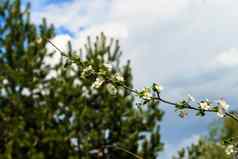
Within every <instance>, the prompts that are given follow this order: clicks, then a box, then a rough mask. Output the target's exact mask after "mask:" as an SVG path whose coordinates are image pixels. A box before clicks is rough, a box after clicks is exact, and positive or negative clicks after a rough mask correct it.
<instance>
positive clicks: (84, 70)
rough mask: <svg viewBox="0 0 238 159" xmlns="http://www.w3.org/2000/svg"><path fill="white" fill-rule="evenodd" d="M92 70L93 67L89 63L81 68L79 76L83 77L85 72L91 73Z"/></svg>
mask: <svg viewBox="0 0 238 159" xmlns="http://www.w3.org/2000/svg"><path fill="white" fill-rule="evenodd" d="M93 71H94V70H93V67H92V66H91V65H89V66H87V67H86V68H85V69H83V71H82V74H81V76H82V77H85V76H87V74H89V73H92V72H93Z"/></svg>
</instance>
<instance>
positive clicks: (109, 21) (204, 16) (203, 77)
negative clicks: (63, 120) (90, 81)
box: [28, 0, 238, 159]
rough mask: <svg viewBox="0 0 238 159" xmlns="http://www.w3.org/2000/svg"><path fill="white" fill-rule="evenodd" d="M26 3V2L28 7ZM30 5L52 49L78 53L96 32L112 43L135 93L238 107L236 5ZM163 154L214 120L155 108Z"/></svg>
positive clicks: (48, 0) (167, 1)
mask: <svg viewBox="0 0 238 159" xmlns="http://www.w3.org/2000/svg"><path fill="white" fill-rule="evenodd" d="M28 1H30V0H28ZM30 2H31V3H32V11H33V13H32V20H33V21H34V22H35V23H40V19H41V18H42V17H46V18H47V19H48V21H49V22H50V23H54V24H55V26H56V28H57V30H58V34H57V37H56V38H55V39H54V42H55V43H56V44H57V45H58V46H60V47H62V49H65V47H63V46H64V44H65V43H66V41H67V40H71V41H72V43H73V46H74V48H76V49H79V48H80V47H81V46H82V44H83V43H84V41H85V38H86V36H87V35H92V36H95V35H97V34H99V33H100V32H102V31H103V32H105V33H106V35H108V36H112V37H116V38H118V39H119V40H120V42H121V45H122V50H123V52H124V54H123V61H125V60H126V59H130V60H131V62H132V67H133V75H134V86H135V87H136V88H142V87H143V86H146V85H150V84H151V83H152V82H160V83H161V84H162V85H163V86H164V92H163V93H162V96H164V97H165V98H168V99H171V100H177V99H181V98H184V97H186V95H187V94H188V93H190V94H192V95H194V96H195V97H196V98H197V99H203V97H207V98H209V99H211V100H216V99H219V98H220V97H224V98H225V99H226V100H227V101H228V102H229V104H230V105H231V108H232V109H235V108H237V107H236V104H237V103H238V98H237V96H238V89H237V88H238V87H237V85H238V80H237V79H238V78H237V73H238V69H237V68H238V38H237V37H238V31H237V28H238V20H237V19H238V1H237V0H150V1H148V0H140V1H138V0H53V1H52V0H42V1H35V0H34V1H33V0H32V1H30ZM161 108H162V109H163V110H165V116H164V118H163V122H162V124H161V133H162V140H163V142H165V144H166V146H165V151H164V152H163V154H162V156H163V157H162V158H165V159H167V158H170V156H171V154H172V153H174V152H176V151H177V149H178V147H181V146H185V145H188V144H190V143H191V142H195V141H196V140H197V139H198V136H199V135H204V134H206V133H207V130H208V125H209V123H211V122H212V121H219V120H218V118H217V117H216V115H212V114H211V115H209V116H207V117H205V118H198V117H195V115H194V114H193V113H190V114H189V116H188V117H187V118H186V119H180V118H179V117H178V115H177V114H176V113H175V112H174V110H173V109H171V108H170V107H168V106H167V105H164V104H161Z"/></svg>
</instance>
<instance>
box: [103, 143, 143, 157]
mask: <svg viewBox="0 0 238 159" xmlns="http://www.w3.org/2000/svg"><path fill="white" fill-rule="evenodd" d="M106 147H112V148H115V149H119V150H121V151H123V152H126V153H128V154H130V155H132V156H134V157H135V158H137V159H143V158H142V157H141V156H139V155H137V154H135V153H133V152H131V151H129V150H127V149H125V148H123V147H121V146H118V145H107V146H106Z"/></svg>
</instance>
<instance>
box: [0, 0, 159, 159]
mask: <svg viewBox="0 0 238 159" xmlns="http://www.w3.org/2000/svg"><path fill="white" fill-rule="evenodd" d="M21 8H22V6H21V2H20V0H14V1H9V0H2V1H0V130H1V133H0V158H4V159H5V158H6V159H22V158H24V159H28V158H29V159H46V158H52V159H65V158H69V159H76V158H80V159H91V158H108V159H117V158H118V159H122V158H134V157H135V156H133V155H131V154H130V153H128V152H133V153H135V154H137V155H139V156H141V157H143V158H144V159H152V158H156V156H157V155H158V154H157V152H159V151H161V150H162V148H163V144H162V143H161V141H160V134H159V121H160V120H161V118H162V116H163V113H162V112H161V110H160V109H159V108H158V103H149V104H147V106H146V108H144V107H142V109H137V107H136V105H135V102H134V99H133V96H132V94H131V92H129V91H128V90H126V89H120V88H117V89H116V90H115V89H113V88H112V87H110V85H109V84H103V85H102V87H100V88H98V89H95V88H94V87H92V82H91V81H90V80H93V78H92V77H87V75H84V76H83V77H82V74H83V69H82V68H81V67H80V65H77V64H72V63H71V62H70V61H68V60H66V59H65V58H64V56H62V57H61V59H59V62H58V63H57V64H55V65H52V64H51V63H50V62H49V60H46V59H47V58H48V59H50V58H51V59H52V57H54V54H59V52H49V51H48V49H47V47H46V46H47V44H49V43H48V40H49V39H51V38H53V37H54V36H55V33H54V27H53V26H51V25H48V24H47V22H46V20H43V21H42V23H41V24H40V25H35V24H33V23H32V21H31V19H30V10H29V9H30V7H29V5H28V6H27V7H25V9H24V10H22V9H21ZM69 25H70V24H69ZM68 46H69V47H68V48H69V49H68V51H67V52H66V54H67V56H69V57H73V56H74V55H75V54H79V53H78V52H76V51H74V50H73V49H72V48H71V45H70V43H69V45H68ZM81 53H82V56H81V58H80V59H78V61H79V62H80V60H81V61H83V62H84V63H85V62H86V63H87V64H90V65H91V66H92V67H93V68H94V69H101V68H103V67H104V66H107V65H105V64H108V63H110V64H112V66H113V67H112V72H120V73H121V75H122V76H123V78H124V83H125V84H126V85H127V86H128V87H132V75H131V68H130V64H129V62H128V63H127V64H126V65H124V66H122V65H121V64H120V56H121V52H120V47H119V43H118V41H113V40H107V38H106V37H105V36H104V35H103V34H102V35H100V37H97V38H96V40H95V42H91V39H90V38H88V41H87V44H86V45H85V49H83V51H82V52H81ZM54 60H55V59H54ZM47 61H48V62H47ZM85 76H86V78H85ZM123 149H126V150H127V151H128V152H126V151H124V150H123Z"/></svg>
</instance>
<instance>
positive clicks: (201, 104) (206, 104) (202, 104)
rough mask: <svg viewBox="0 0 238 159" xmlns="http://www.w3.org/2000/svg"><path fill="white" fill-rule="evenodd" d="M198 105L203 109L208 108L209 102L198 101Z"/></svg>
mask: <svg viewBox="0 0 238 159" xmlns="http://www.w3.org/2000/svg"><path fill="white" fill-rule="evenodd" d="M199 106H200V108H201V109H203V110H209V109H210V107H211V106H210V104H209V103H208V101H201V102H200V103H199Z"/></svg>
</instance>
